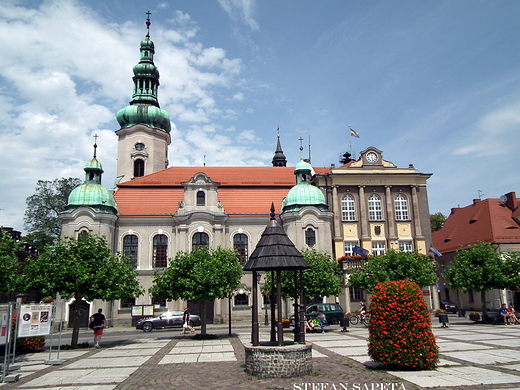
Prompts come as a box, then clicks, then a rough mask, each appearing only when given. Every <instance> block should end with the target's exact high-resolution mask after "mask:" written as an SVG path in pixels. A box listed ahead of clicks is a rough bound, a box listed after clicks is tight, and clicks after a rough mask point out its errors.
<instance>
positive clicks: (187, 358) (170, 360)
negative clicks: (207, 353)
mask: <svg viewBox="0 0 520 390" xmlns="http://www.w3.org/2000/svg"><path fill="white" fill-rule="evenodd" d="M198 357H199V355H193V354H177V355H166V356H164V357H163V358H162V359H161V361H159V363H157V364H176V363H197V359H198Z"/></svg>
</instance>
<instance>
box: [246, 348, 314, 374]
mask: <svg viewBox="0 0 520 390" xmlns="http://www.w3.org/2000/svg"><path fill="white" fill-rule="evenodd" d="M245 350H246V373H247V374H249V375H252V376H259V377H262V378H291V377H296V376H303V375H307V374H310V373H312V345H311V344H294V345H284V346H282V347H275V346H258V347H252V346H249V347H248V346H245Z"/></svg>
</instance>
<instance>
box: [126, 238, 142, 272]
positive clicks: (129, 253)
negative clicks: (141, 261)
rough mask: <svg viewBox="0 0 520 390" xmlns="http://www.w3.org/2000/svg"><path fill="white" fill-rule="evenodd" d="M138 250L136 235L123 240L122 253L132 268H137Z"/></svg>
mask: <svg viewBox="0 0 520 390" xmlns="http://www.w3.org/2000/svg"><path fill="white" fill-rule="evenodd" d="M138 249H139V240H138V238H137V236H136V235H134V234H129V235H127V236H125V238H123V253H124V255H125V256H126V257H128V258H129V259H130V263H131V264H132V266H133V267H134V268H136V267H137V250H138Z"/></svg>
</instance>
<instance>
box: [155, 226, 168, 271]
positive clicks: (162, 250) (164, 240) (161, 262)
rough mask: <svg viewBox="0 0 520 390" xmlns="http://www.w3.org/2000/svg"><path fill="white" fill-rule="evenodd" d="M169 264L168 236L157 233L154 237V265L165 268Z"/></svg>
mask: <svg viewBox="0 0 520 390" xmlns="http://www.w3.org/2000/svg"><path fill="white" fill-rule="evenodd" d="M167 266H168V237H166V236H165V235H164V234H157V235H156V236H155V237H154V238H153V267H154V268H165V267H167Z"/></svg>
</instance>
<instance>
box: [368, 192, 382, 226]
mask: <svg viewBox="0 0 520 390" xmlns="http://www.w3.org/2000/svg"><path fill="white" fill-rule="evenodd" d="M368 219H369V220H370V221H381V220H383V211H382V208H381V198H380V197H379V195H377V194H372V195H370V197H369V198H368Z"/></svg>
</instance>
